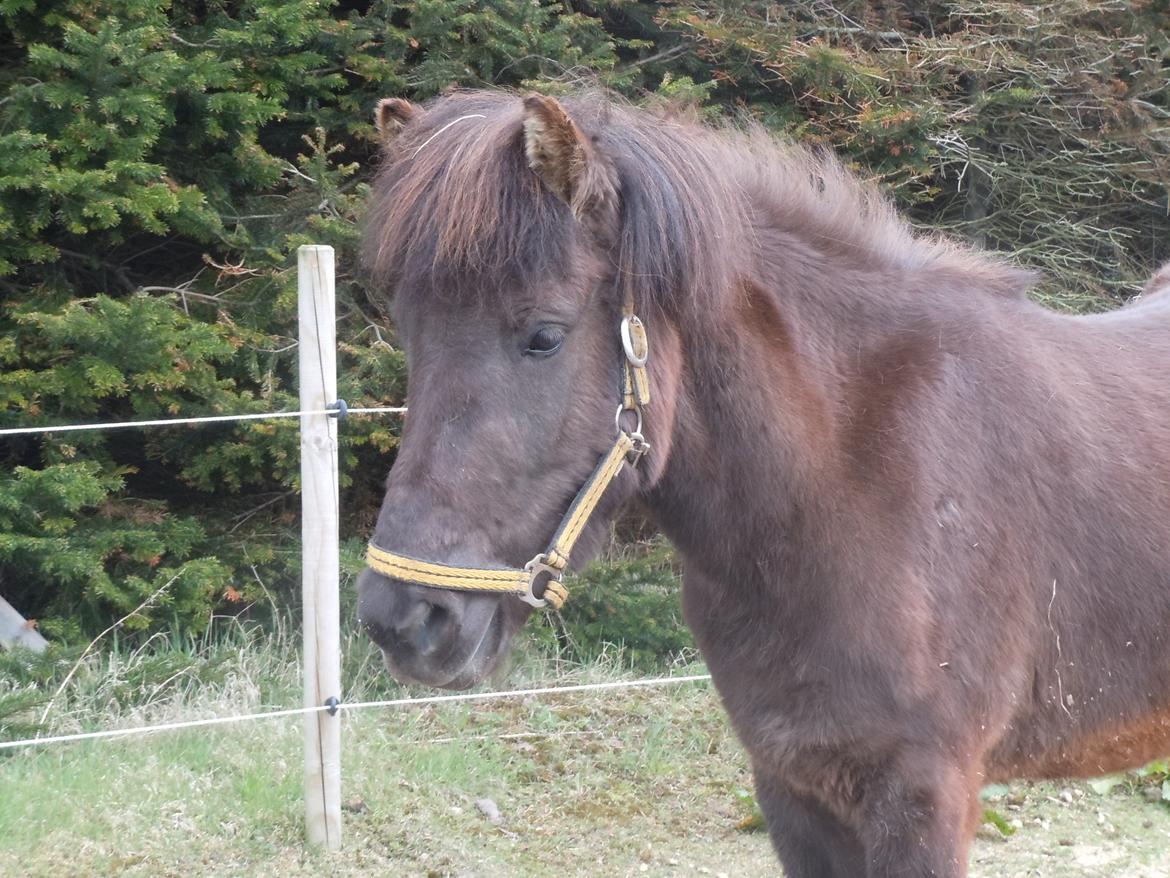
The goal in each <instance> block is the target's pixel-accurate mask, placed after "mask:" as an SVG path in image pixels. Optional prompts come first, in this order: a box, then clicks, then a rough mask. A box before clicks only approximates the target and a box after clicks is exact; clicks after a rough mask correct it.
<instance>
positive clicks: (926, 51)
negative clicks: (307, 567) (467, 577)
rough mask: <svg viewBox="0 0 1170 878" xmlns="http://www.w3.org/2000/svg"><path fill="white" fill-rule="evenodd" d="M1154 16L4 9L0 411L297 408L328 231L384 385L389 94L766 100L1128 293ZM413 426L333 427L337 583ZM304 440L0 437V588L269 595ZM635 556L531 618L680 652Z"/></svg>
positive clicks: (1156, 54) (57, 1)
mask: <svg viewBox="0 0 1170 878" xmlns="http://www.w3.org/2000/svg"><path fill="white" fill-rule="evenodd" d="M1168 33H1170V5H1168V3H1167V2H1166V0H1128V2H1125V0H1104V2H1097V0H1092V2H1090V0H1051V2H1041V3H1014V2H1012V3H1009V2H999V0H957V2H926V3H919V2H914V3H910V2H862V0H838V2H834V3H830V2H824V0H806V2H789V3H783V4H777V3H764V2H733V0H726V2H714V3H707V2H704V3H700V2H686V0H679V2H660V3H648V2H630V0H595V2H542V0H537V2H533V0H497V2H494V3H491V4H480V3H474V2H470V0H420V2H415V3H396V2H366V0H337V2H327V0H231V2H228V0H171V2H165V0H86V2H80V0H65V2H62V0H54V2H38V0H0V156H3V162H2V163H0V426H17V425H41V424H61V423H69V422H75V421H102V420H122V419H128V418H155V417H168V416H182V415H201V414H217V413H236V412H257V411H269V410H277V409H291V408H294V407H295V406H296V396H295V366H294V364H295V356H296V350H295V277H294V275H293V272H292V270H291V265H292V254H293V252H294V250H295V248H296V247H297V246H298V245H299V244H301V243H305V242H310V241H312V242H319V243H328V244H332V245H333V246H334V247H336V248H337V249H338V257H339V258H338V263H339V266H340V268H341V276H340V277H339V290H338V293H339V300H340V307H341V322H340V324H339V337H340V339H341V361H342V362H341V365H342V368H341V370H340V374H341V384H342V388H341V393H342V395H343V396H344V397H345V398H346V399H347V400H349V401H350V403H351V404H355V403H361V404H397V403H400V402H401V399H402V395H403V387H404V375H403V364H402V358H401V356H400V354H399V352H398V350H397V349H396V347H395V342H394V336H393V330H392V327H389V326H388V324H387V323H386V322H385V321H384V320H383V318H382V317H381V316H380V314H379V302H378V296H377V291H375V290H369V289H366V288H365V287H363V286H362V284H361V282H360V278H359V277H357V276H356V275H355V271H356V268H355V266H356V256H355V241H356V238H357V234H358V232H357V229H358V223H359V220H360V214H361V209H362V204H363V199H364V196H365V194H366V187H367V182H368V180H369V179H370V176H371V173H372V169H373V167H374V165H375V163H376V144H375V138H374V136H373V131H372V129H371V126H370V124H369V119H370V112H371V109H372V107H373V104H374V102H375V101H376V99H377V98H379V97H382V96H385V95H401V96H408V97H411V98H414V99H425V98H428V97H430V96H433V95H435V94H437V93H438V92H440V91H442V90H443V89H445V88H448V87H450V86H452V85H459V86H482V85H491V86H507V87H519V88H529V87H538V88H544V89H551V90H554V91H555V90H562V89H566V88H570V87H573V86H574V85H575V84H578V83H579V82H581V81H582V80H583V79H584V80H586V81H600V83H602V84H604V85H605V86H607V87H609V88H612V89H614V90H616V91H618V92H620V93H622V94H624V95H627V96H629V97H631V98H633V99H635V100H640V101H651V102H653V101H666V100H673V101H680V100H681V101H689V102H696V103H698V104H699V105H700V107H701V108H702V112H704V113H707V114H710V115H711V116H712V117H718V116H737V115H749V116H752V117H754V118H756V119H759V120H760V121H762V122H763V123H765V124H766V125H768V126H770V127H772V128H774V129H776V130H777V131H780V132H784V133H786V134H788V135H790V136H793V137H797V138H800V139H801V140H805V141H812V142H819V143H824V144H828V145H831V146H832V147H833V148H835V149H837V150H838V151H839V152H840V153H841V154H842V155H844V156H845V157H846V158H847V160H849V161H850V162H852V163H853V164H854V165H855V166H856V168H857V169H858V170H859V171H860V172H861V173H862V174H864V175H867V176H873V177H876V178H878V179H879V180H881V181H882V182H883V184H884V185H885V186H886V187H887V188H888V189H889V191H890V192H891V193H892V195H893V196H894V197H895V198H896V199H897V200H898V201H899V203H900V204H901V205H902V206H903V207H904V208H905V209H906V211H908V213H909V215H910V216H911V217H912V218H913V219H914V221H915V222H917V223H920V224H921V225H923V226H928V227H931V228H935V229H942V230H945V231H947V232H949V233H951V234H954V235H957V236H960V237H964V238H967V239H970V240H972V241H974V242H977V243H979V244H981V245H983V246H986V247H991V248H996V249H1003V250H1008V251H1011V252H1014V253H1016V254H1017V255H1018V258H1019V259H1020V260H1021V261H1022V262H1024V263H1026V264H1028V265H1032V266H1035V267H1038V268H1041V269H1043V270H1044V271H1045V272H1046V278H1047V279H1046V281H1045V282H1044V283H1043V284H1042V286H1041V287H1040V289H1039V291H1038V295H1039V296H1040V297H1042V298H1044V299H1045V300H1047V301H1048V302H1050V303H1051V304H1054V305H1055V306H1057V307H1064V308H1071V309H1081V310H1086V309H1100V308H1105V307H1109V306H1110V305H1113V304H1116V303H1118V302H1120V301H1122V300H1124V299H1125V298H1126V297H1127V296H1129V295H1131V294H1132V293H1134V292H1136V290H1137V288H1138V287H1139V286H1140V284H1141V283H1142V281H1143V279H1144V278H1145V277H1147V276H1148V275H1149V273H1150V272H1151V270H1152V268H1153V267H1154V266H1155V265H1156V264H1157V263H1159V262H1160V261H1162V260H1164V259H1166V258H1170V206H1168V203H1167V185H1166V184H1167V181H1168V180H1170V122H1168V118H1170V88H1168V85H1170V38H1168V36H1167V34H1168ZM397 431H398V426H397V423H396V421H394V420H390V419H351V420H350V421H349V422H348V423H347V424H346V425H345V428H344V447H343V462H342V466H343V491H344V497H343V510H344V513H343V514H344V516H345V519H344V523H343V532H344V533H345V534H348V535H352V539H351V541H350V544H349V545H348V546H347V551H346V564H347V568H348V569H349V570H350V571H351V572H352V571H353V570H355V569H357V567H358V565H360V545H361V542H362V540H361V537H362V535H364V534H366V533H368V531H369V528H370V526H371V524H372V522H373V519H374V515H375V514H376V510H377V504H378V502H379V500H380V483H381V480H382V478H383V477H384V475H385V472H386V471H387V469H388V467H389V466H390V464H391V462H392V460H393V454H394V448H395V445H396V442H397V435H398V433H397ZM296 449H297V426H296V424H295V423H293V422H291V421H278V422H250V423H245V424H235V425H228V426H223V427H213V428H206V427H204V428H198V429H184V428H171V429H157V430H150V431H145V432H139V431H121V432H114V433H84V434H80V433H60V434H48V435H46V436H39V437H32V438H21V439H16V440H12V439H3V440H0V594H3V595H4V596H5V597H6V598H8V599H9V600H10V601H11V602H13V603H14V604H15V605H16V606H17V607H18V608H20V609H21V610H22V611H23V612H25V614H26V615H28V616H31V617H36V618H37V619H38V620H39V621H40V624H41V626H42V628H43V630H44V631H45V633H46V634H48V635H49V636H50V637H52V638H55V639H58V640H63V641H65V642H83V641H85V640H87V639H88V637H90V636H92V635H93V634H95V633H96V632H98V631H101V630H102V629H104V628H106V626H108V625H109V624H110V623H111V622H112V621H113V620H115V619H118V618H120V617H122V616H124V615H126V614H127V613H129V612H130V611H131V610H133V609H134V608H136V607H138V606H139V605H140V604H142V603H143V602H144V601H146V602H147V605H146V606H145V607H143V608H142V609H141V610H140V611H139V612H137V613H135V614H134V615H133V616H132V617H131V618H130V619H128V620H127V622H126V623H125V626H124V628H123V630H122V632H121V635H120V636H122V637H127V636H128V637H130V638H131V639H132V640H133V639H134V638H135V637H136V638H137V639H138V640H139V641H141V640H142V639H144V638H146V637H148V636H149V635H150V634H152V633H153V632H157V631H160V630H166V631H168V632H170V636H172V637H177V638H180V639H182V638H193V637H196V636H198V635H200V634H201V633H202V632H203V631H204V630H205V629H206V628H207V627H208V626H209V624H210V622H211V620H212V619H213V618H214V617H215V616H216V615H217V614H218V615H225V614H226V615H241V614H248V615H249V616H251V617H254V618H255V617H260V618H265V617H269V616H274V615H278V614H274V612H273V611H282V610H284V609H285V608H286V602H288V603H295V601H290V600H289V599H290V597H291V596H294V595H295V594H296V589H295V587H294V586H295V583H296V582H297V573H298V570H297V565H298V558H299V555H298V553H299V549H298V545H297V533H298V530H297V519H296V510H297V500H296V496H295V492H296V489H297V453H296ZM617 554H619V555H620V558H621V563H619V564H618V565H617V566H616V567H614V568H612V571H613V572H611V573H606V572H604V571H602V570H594V571H591V572H590V573H589V574H588V575H587V580H588V583H589V584H590V587H589V588H586V589H584V591H583V592H581V595H582V597H581V599H579V600H578V599H577V597H576V595H575V600H574V601H573V602H571V603H570V605H569V607H568V608H567V610H566V614H565V617H564V619H563V620H562V621H561V622H558V623H556V626H555V627H554V628H553V629H550V630H547V631H545V632H542V633H541V634H540V635H539V636H542V637H547V638H552V637H558V638H560V640H561V641H562V642H563V643H566V644H571V645H575V648H577V649H578V650H580V651H582V652H586V653H587V652H589V651H596V650H597V649H599V648H600V647H599V645H598V644H599V643H600V642H601V641H603V640H620V641H623V642H625V643H626V645H627V647H628V649H629V655H630V656H632V657H635V658H638V659H639V660H640V659H642V658H647V659H648V660H655V659H658V658H660V657H661V656H662V655H664V654H670V653H674V652H676V651H677V650H679V649H680V648H682V647H684V646H685V645H686V643H687V641H686V639H685V635H684V634H683V633H682V632H681V629H680V626H679V625H678V624H677V608H676V607H677V605H676V603H675V602H674V600H673V598H672V596H671V595H670V592H671V591H672V589H673V587H674V586H673V584H674V573H673V571H672V569H671V565H670V562H669V559H668V558H666V557H665V555H664V554H663V550H662V549H661V547H660V546H658V545H657V544H654V543H652V542H651V543H649V544H645V545H644V544H635V545H634V546H633V547H632V548H631V547H630V546H626V547H624V548H622V549H621V550H620V551H619V552H618V553H617ZM616 583H620V584H621V586H622V588H621V589H620V591H607V589H606V586H607V585H610V584H616ZM631 595H632V597H631ZM152 596H153V597H152ZM615 601H623V602H625V603H624V605H623V606H622V607H621V608H620V612H619V613H617V614H616V615H611V612H612V610H613V609H614V608H615V607H616V604H615V603H614V602H615ZM135 631H137V632H138V633H137V634H135Z"/></svg>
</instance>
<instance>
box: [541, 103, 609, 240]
mask: <svg viewBox="0 0 1170 878" xmlns="http://www.w3.org/2000/svg"><path fill="white" fill-rule="evenodd" d="M524 154H525V155H526V156H527V157H528V164H529V166H530V167H531V168H532V170H534V171H535V172H536V175H537V176H538V177H540V179H541V180H542V181H543V182H544V184H545V185H546V186H548V188H549V189H550V190H551V191H552V192H553V194H554V195H556V196H557V198H559V199H561V200H562V201H563V202H565V203H566V204H567V205H569V207H570V208H572V211H573V214H574V215H575V216H576V217H577V219H579V220H581V221H582V222H584V223H586V224H587V225H589V226H590V227H592V228H593V230H594V231H595V232H598V233H603V232H605V231H607V228H606V227H607V226H610V225H612V224H614V223H616V220H617V201H618V190H617V175H616V173H615V172H614V170H613V167H612V166H611V165H610V163H609V162H608V161H606V159H605V158H604V156H602V155H601V154H600V153H599V152H598V151H597V149H596V148H595V147H594V146H593V144H592V143H590V142H589V139H588V138H587V137H586V136H585V135H584V134H582V133H581V129H580V128H578V127H577V124H576V123H575V122H574V121H573V120H572V119H571V118H570V117H569V114H568V113H567V112H566V111H565V108H564V107H562V106H561V104H560V102H559V101H558V100H557V99H556V98H552V97H549V96H548V95H539V94H530V95H528V97H526V98H525V99H524Z"/></svg>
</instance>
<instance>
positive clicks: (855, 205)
mask: <svg viewBox="0 0 1170 878" xmlns="http://www.w3.org/2000/svg"><path fill="white" fill-rule="evenodd" d="M562 103H563V104H564V106H565V108H566V110H567V111H568V113H569V114H570V115H571V116H572V118H573V119H574V121H575V122H576V123H577V125H578V126H579V127H580V128H581V129H582V130H583V131H584V132H585V134H586V136H588V137H590V138H591V139H592V141H593V143H594V144H595V146H596V147H597V149H598V150H599V151H600V153H601V154H602V155H604V156H606V158H607V159H608V160H609V161H610V162H612V163H613V165H614V168H615V169H616V171H617V175H618V179H619V181H620V190H621V191H620V204H621V210H620V220H619V223H620V228H619V229H617V230H616V236H615V240H616V242H617V246H616V248H615V252H613V253H612V254H611V260H612V263H613V264H612V268H613V270H614V272H615V276H616V278H617V280H618V284H619V286H620V287H621V288H622V289H623V290H624V291H625V292H627V293H628V294H630V295H632V296H633V297H634V299H635V300H636V301H638V302H640V303H648V304H652V305H654V306H657V307H662V308H664V309H665V310H666V311H668V312H675V313H677V312H678V311H680V310H683V309H697V310H700V311H704V310H710V309H713V308H718V307H719V306H720V305H721V304H724V303H726V302H727V301H728V300H729V298H730V297H731V296H732V295H733V294H734V291H736V290H738V289H740V287H741V285H740V284H738V283H737V280H739V275H744V274H747V273H748V272H750V270H751V265H752V264H753V261H754V260H757V259H758V258H760V256H761V254H760V252H759V251H758V249H757V246H756V241H755V237H754V234H753V231H752V230H753V224H754V223H757V222H760V221H761V214H766V216H767V219H766V222H767V224H768V225H769V226H770V227H772V228H779V229H782V230H784V229H787V230H791V231H792V233H793V236H794V237H797V238H799V240H800V241H801V242H802V245H803V246H806V247H809V248H812V249H814V250H817V251H823V252H826V253H831V254H833V255H835V256H839V257H840V256H844V257H845V258H849V259H853V260H855V261H858V262H864V263H865V264H866V265H867V266H869V267H872V268H877V269H891V268H896V269H901V270H908V271H913V270H918V269H922V268H929V267H931V266H935V265H937V266H940V267H942V266H945V267H947V268H949V269H958V270H965V271H969V272H971V273H977V274H979V275H980V276H982V277H983V278H984V279H986V280H987V281H988V282H990V283H993V284H996V285H1000V286H1004V287H1012V288H1016V287H1020V286H1021V285H1022V284H1023V283H1024V282H1025V279H1024V278H1023V276H1022V275H1020V274H1019V273H1014V272H1013V270H1012V269H1010V268H1009V267H1007V266H1005V265H1002V264H1000V263H998V262H996V261H995V260H993V259H990V258H988V257H986V256H983V255H981V254H978V253H975V252H973V251H971V250H969V249H967V248H964V247H961V246H958V245H954V244H951V243H948V242H946V241H943V240H938V239H934V238H929V237H921V236H918V235H916V234H915V233H914V232H913V231H912V230H911V229H910V227H909V226H908V225H907V224H906V223H905V221H903V220H902V219H901V218H900V217H898V216H897V214H896V213H895V211H894V210H893V208H892V207H891V206H890V205H889V203H888V201H887V200H886V199H885V198H883V197H882V196H881V195H880V194H879V193H878V191H877V190H876V189H875V188H874V187H873V186H871V185H868V184H865V183H863V182H861V181H860V180H859V179H858V178H857V177H856V176H855V175H854V174H852V173H850V172H849V171H847V170H846V169H844V168H843V167H842V166H841V165H840V163H839V162H838V161H837V160H836V159H835V158H834V157H833V156H831V155H828V154H822V153H814V152H812V151H809V150H807V149H803V148H801V147H798V146H793V145H791V144H786V143H780V142H778V141H777V140H776V139H775V138H774V137H773V136H771V135H769V134H767V133H765V132H764V131H763V129H761V128H759V127H758V126H749V127H748V128H747V129H746V130H731V129H713V128H710V127H707V126H704V125H700V124H696V123H694V122H690V121H683V120H680V119H678V118H664V117H662V116H660V115H655V114H654V113H652V112H648V111H645V110H638V109H635V108H631V107H628V106H625V105H623V104H620V103H617V102H615V101H614V100H612V99H610V98H608V97H607V96H605V95H602V94H597V93H587V94H582V95H577V96H574V97H568V98H563V99H562ZM522 123H523V104H522V101H521V99H520V98H519V96H517V95H515V94H512V93H508V92H502V91H492V92H483V91H476V92H453V93H450V94H447V95H444V96H442V97H439V98H436V99H435V100H434V101H432V102H431V103H430V104H429V105H428V106H427V107H426V108H425V112H423V113H422V114H420V115H419V118H417V120H416V121H412V122H411V123H410V124H409V125H407V126H406V128H405V129H404V130H403V132H402V133H401V134H400V135H399V136H398V137H397V138H395V140H394V141H393V142H392V143H391V144H390V146H389V147H388V149H387V151H386V155H385V159H384V163H383V167H382V170H381V172H380V174H379V176H378V179H377V181H376V183H375V187H374V193H373V198H372V203H371V207H370V212H369V215H368V218H367V224H366V241H365V260H366V264H367V265H368V266H369V267H370V268H371V269H372V271H373V274H374V278H375V281H376V282H377V283H378V284H380V285H384V286H388V287H389V288H391V289H398V290H410V291H412V292H416V293H419V294H424V295H428V294H429V295H433V294H447V295H476V296H480V297H484V296H507V295H508V294H509V293H510V292H513V293H514V292H515V291H516V290H517V289H528V288H532V287H533V286H534V285H537V284H541V283H546V282H548V281H549V280H550V279H555V278H558V277H563V276H565V275H566V273H567V272H568V266H569V265H571V264H572V259H571V257H572V254H573V252H574V248H575V247H576V246H577V245H578V244H580V243H582V242H583V241H584V240H585V232H584V230H583V227H582V226H581V224H580V223H579V222H578V221H577V220H576V219H575V218H574V217H573V216H572V213H571V211H570V209H569V207H568V206H567V205H566V204H564V202H562V201H561V200H560V199H558V198H557V197H556V196H555V195H554V194H553V193H552V192H551V191H549V189H548V188H547V187H546V186H545V185H544V184H543V183H542V182H541V181H540V179H539V178H538V177H537V175H536V173H535V172H533V170H532V169H531V168H530V167H529V166H528V162H527V159H526V156H525V151H524V145H523V133H522V127H523V125H522Z"/></svg>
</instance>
